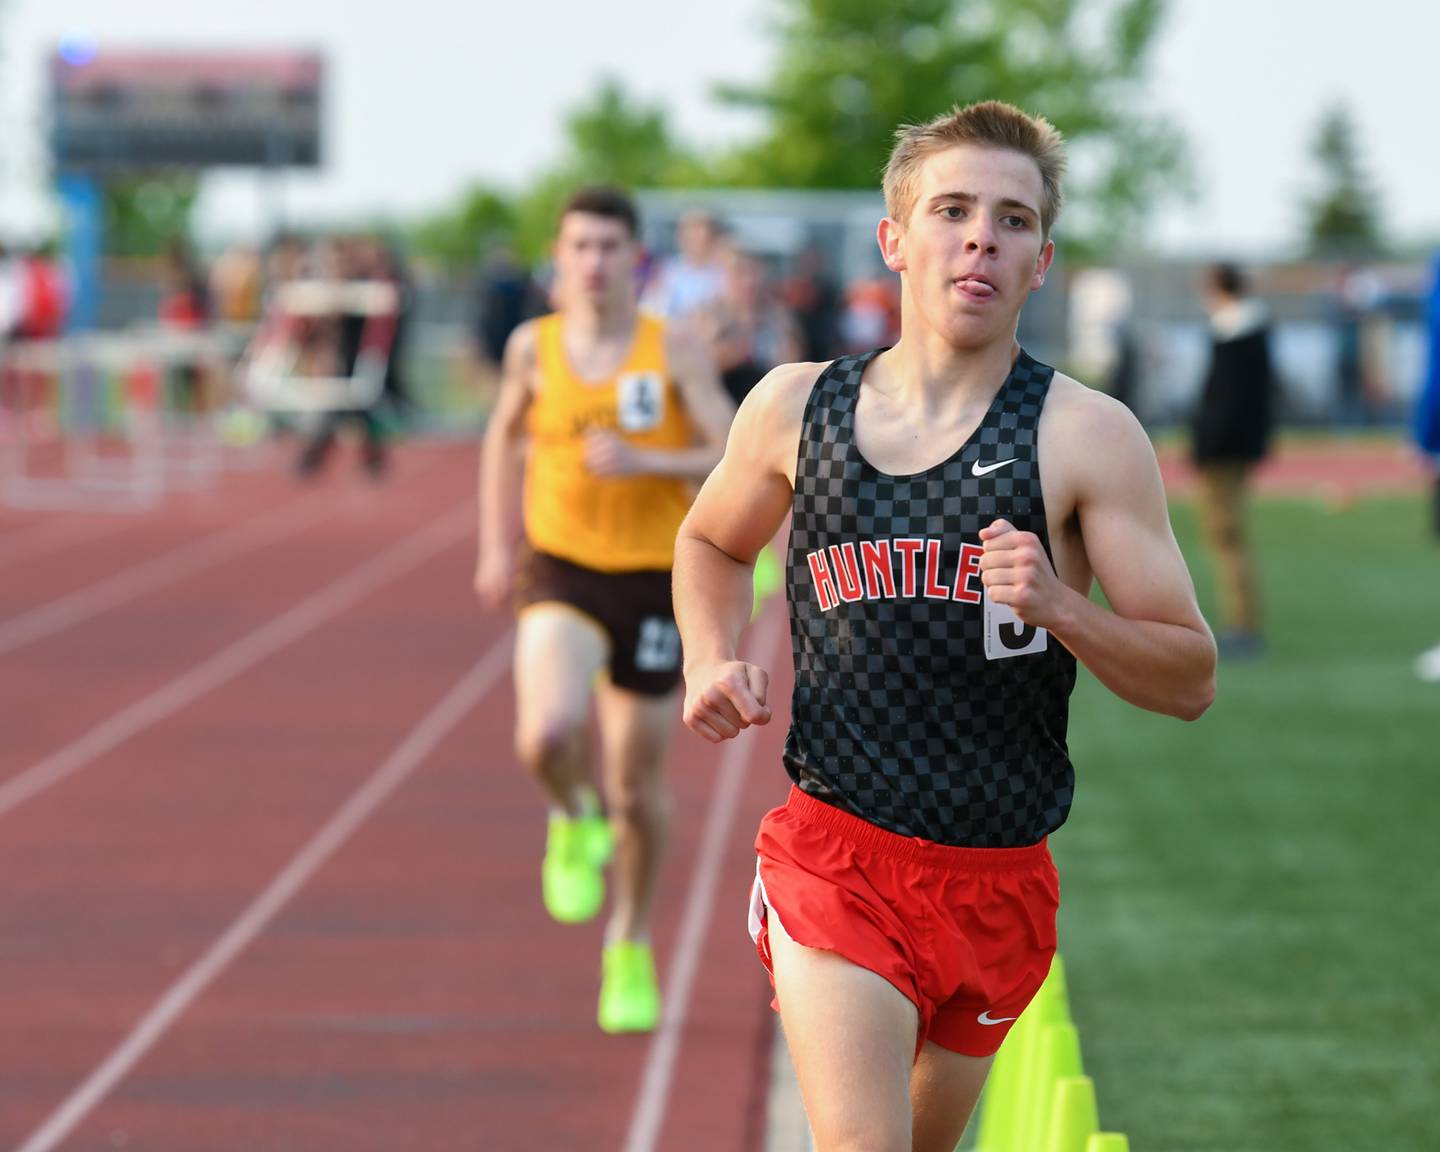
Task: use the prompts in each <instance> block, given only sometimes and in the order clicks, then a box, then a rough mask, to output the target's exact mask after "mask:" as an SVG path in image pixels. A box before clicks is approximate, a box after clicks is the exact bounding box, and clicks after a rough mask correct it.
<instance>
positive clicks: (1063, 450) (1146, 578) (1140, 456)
mask: <svg viewBox="0 0 1440 1152" xmlns="http://www.w3.org/2000/svg"><path fill="white" fill-rule="evenodd" d="M1097 445H1103V451H1096V446H1097ZM1048 460H1049V462H1050V463H1051V465H1052V466H1054V465H1056V464H1059V465H1060V467H1061V470H1062V471H1063V473H1064V474H1065V475H1067V476H1069V477H1071V478H1072V482H1073V486H1074V489H1073V490H1074V493H1075V513H1076V519H1077V521H1078V528H1079V533H1080V538H1081V540H1082V541H1083V544H1084V551H1085V556H1086V558H1087V559H1088V561H1089V566H1090V570H1091V571H1092V572H1093V573H1094V576H1095V579H1096V580H1097V581H1098V582H1099V584H1100V588H1101V590H1102V591H1103V592H1104V593H1105V597H1106V599H1107V600H1108V601H1109V602H1110V607H1109V608H1108V609H1107V608H1105V607H1102V606H1101V605H1099V604H1097V603H1095V602H1094V601H1092V600H1091V599H1090V598H1089V597H1088V596H1086V595H1085V594H1084V593H1083V592H1080V591H1077V590H1076V589H1074V588H1072V587H1070V586H1069V585H1067V584H1065V583H1063V582H1062V581H1061V580H1060V578H1059V577H1058V576H1057V575H1056V573H1055V570H1054V568H1053V567H1052V566H1051V564H1050V560H1049V558H1048V557H1047V556H1046V554H1045V551H1044V549H1043V548H1042V547H1041V545H1040V542H1039V540H1038V539H1037V538H1036V537H1035V536H1034V535H1033V534H1031V533H1029V532H1019V531H1017V530H1016V529H1015V528H1014V527H1013V526H1012V525H1011V524H1009V523H1008V522H1007V521H1004V520H998V521H996V522H995V523H993V524H991V525H990V526H989V527H986V528H984V529H982V530H981V532H980V540H981V543H982V544H983V546H984V548H985V555H984V557H983V558H982V559H981V562H980V568H981V578H982V580H983V581H984V584H985V588H986V591H987V593H988V594H989V596H990V598H991V600H992V601H994V602H996V603H1001V604H1007V605H1009V606H1010V607H1012V608H1013V609H1014V610H1015V613H1016V615H1017V616H1019V617H1020V619H1021V620H1023V621H1024V622H1025V623H1027V624H1034V625H1036V626H1038V627H1041V628H1046V629H1048V630H1049V631H1050V633H1051V635H1052V636H1053V637H1054V638H1055V639H1056V640H1059V641H1060V642H1061V643H1062V644H1064V645H1065V647H1066V648H1068V649H1069V650H1070V651H1071V652H1072V653H1074V655H1075V658H1076V659H1077V660H1079V661H1080V662H1081V663H1082V664H1084V665H1085V667H1086V668H1088V669H1089V670H1090V671H1091V672H1092V673H1094V675H1095V677H1096V679H1098V680H1099V681H1100V682H1101V683H1102V684H1104V685H1105V686H1106V687H1107V688H1109V689H1110V691H1112V692H1114V693H1115V694H1116V695H1117V696H1119V697H1120V698H1121V699H1122V700H1127V701H1129V702H1130V703H1131V704H1135V705H1137V706H1138V707H1141V708H1145V709H1148V710H1149V711H1152V712H1163V713H1165V714H1166V715H1170V716H1177V717H1180V718H1181V719H1184V720H1194V719H1197V718H1198V717H1199V716H1200V715H1201V714H1203V713H1204V712H1205V710H1206V709H1207V708H1209V706H1210V704H1211V702H1212V701H1213V700H1214V698H1215V641H1214V638H1213V637H1212V636H1211V634H1210V629H1209V627H1208V626H1207V625H1206V623H1205V618H1204V617H1203V616H1202V615H1201V614H1200V608H1199V606H1198V605H1197V604H1196V601H1195V589H1194V585H1193V584H1192V583H1191V581H1190V573H1189V571H1188V570H1187V568H1186V567H1185V558H1184V556H1183V555H1181V552H1180V547H1179V545H1178V544H1177V543H1176V542H1175V536H1174V533H1173V532H1172V531H1171V528H1170V517H1169V510H1168V508H1167V506H1166V502H1165V487H1164V484H1163V483H1162V482H1161V478H1160V468H1159V465H1158V464H1157V462H1156V459H1155V450H1154V448H1153V447H1152V446H1151V444H1150V439H1149V437H1148V436H1147V435H1146V434H1145V430H1144V429H1143V428H1142V427H1141V426H1140V423H1139V421H1137V420H1136V419H1135V417H1134V416H1133V415H1132V414H1131V413H1130V411H1129V410H1128V409H1126V408H1125V407H1124V406H1123V405H1121V404H1119V403H1117V402H1116V401H1114V400H1112V399H1111V398H1110V397H1108V396H1103V395H1100V394H1098V393H1088V395H1086V396H1084V398H1083V399H1082V400H1080V401H1079V402H1078V403H1075V404H1073V406H1072V407H1071V408H1070V409H1069V413H1068V414H1067V431H1066V432H1065V434H1064V435H1063V437H1059V438H1057V439H1056V440H1055V441H1053V442H1052V451H1051V454H1050V456H1049V457H1048Z"/></svg>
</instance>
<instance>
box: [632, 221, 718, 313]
mask: <svg viewBox="0 0 1440 1152" xmlns="http://www.w3.org/2000/svg"><path fill="white" fill-rule="evenodd" d="M675 241H676V245H677V247H678V248H679V253H678V255H677V256H675V257H674V258H673V259H671V260H666V261H664V262H662V263H661V265H660V268H659V271H658V272H656V273H655V275H654V276H653V277H652V279H651V281H650V286H649V287H648V288H647V289H646V290H645V293H644V295H643V296H642V298H641V301H640V306H641V307H642V308H644V309H645V310H646V311H649V312H653V313H655V314H656V315H658V316H661V317H664V318H665V319H666V320H670V321H672V322H674V323H679V324H684V323H687V322H690V321H696V320H701V321H702V322H703V313H705V312H706V311H707V310H708V309H710V308H711V307H713V306H714V305H715V304H716V303H717V302H718V301H719V299H720V297H721V296H723V295H724V293H725V280H726V271H725V249H726V247H727V237H726V235H725V229H724V228H723V227H722V226H721V224H720V221H719V220H717V219H715V217H714V216H712V215H710V213H708V212H705V211H702V210H700V209H695V210H693V211H690V212H686V213H685V214H684V215H683V216H681V217H680V222H679V224H678V225H677V227H676V231H675Z"/></svg>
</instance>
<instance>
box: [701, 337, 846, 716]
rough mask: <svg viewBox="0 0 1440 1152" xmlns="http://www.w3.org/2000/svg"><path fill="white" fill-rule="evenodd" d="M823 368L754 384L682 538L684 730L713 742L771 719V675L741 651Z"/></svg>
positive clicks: (795, 369) (799, 368)
mask: <svg viewBox="0 0 1440 1152" xmlns="http://www.w3.org/2000/svg"><path fill="white" fill-rule="evenodd" d="M821 367H822V365H818V364H785V365H782V366H781V367H779V368H777V369H775V370H774V371H773V372H771V373H770V374H769V375H768V376H766V377H765V379H764V380H762V381H760V383H759V384H757V385H756V386H755V389H754V391H752V392H751V393H750V395H749V396H747V397H746V398H745V402H744V403H743V404H741V405H740V411H739V412H738V413H737V414H736V416H735V422H734V424H732V425H731V428H730V438H729V441H728V442H727V444H726V447H725V455H724V457H723V458H722V459H721V461H720V463H719V464H718V465H717V466H716V467H715V470H714V471H713V472H711V473H710V476H709V478H708V479H707V480H706V481H705V484H704V486H703V487H702V488H701V489H700V494H699V495H698V496H697V497H696V498H695V503H694V504H693V505H692V506H691V508H690V513H689V515H687V516H686V517H685V522H684V523H683V524H682V525H681V526H680V532H679V534H678V536H677V537H676V540H675V619H676V622H677V623H678V624H679V626H680V636H681V643H682V645H683V647H684V651H685V711H684V718H685V724H686V726H687V727H689V728H690V729H692V730H693V731H695V732H697V733H699V734H700V735H701V736H703V737H704V738H705V739H707V740H709V741H711V742H712V743H718V742H719V741H721V740H727V739H729V738H730V737H732V736H734V735H736V734H737V733H738V732H739V731H740V730H741V729H742V728H748V727H749V726H750V725H751V724H764V723H767V722H768V721H769V719H770V709H769V708H768V707H767V706H766V704H765V696H766V691H767V688H768V684H769V675H768V674H767V673H766V672H765V670H764V669H762V668H759V667H757V666H755V665H753V664H747V663H745V662H743V661H741V660H739V659H737V652H738V650H739V645H740V635H741V633H742V632H743V631H744V628H745V625H746V623H748V622H749V619H750V609H751V602H752V595H753V591H752V590H753V583H752V580H753V573H754V568H755V557H756V556H758V555H759V554H760V549H762V548H763V547H764V546H765V545H766V544H768V543H769V542H770V541H771V540H772V539H774V537H775V533H776V532H777V531H778V530H779V528H780V525H781V524H782V523H783V522H784V520H785V514H786V513H787V512H788V511H789V510H790V502H791V499H792V494H793V490H794V467H795V455H796V452H797V450H798V448H799V442H800V425H801V421H802V419H803V416H804V411H805V402H806V400H807V398H808V397H809V395H810V389H811V387H812V386H813V384H814V382H815V379H816V377H817V376H818V375H819V372H820V369H821Z"/></svg>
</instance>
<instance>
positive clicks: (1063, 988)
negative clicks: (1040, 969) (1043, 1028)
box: [1041, 952, 1070, 1020]
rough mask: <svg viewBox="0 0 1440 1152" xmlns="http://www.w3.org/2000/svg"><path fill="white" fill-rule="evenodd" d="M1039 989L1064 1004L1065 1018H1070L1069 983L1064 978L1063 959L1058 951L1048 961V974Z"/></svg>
mask: <svg viewBox="0 0 1440 1152" xmlns="http://www.w3.org/2000/svg"><path fill="white" fill-rule="evenodd" d="M1041 990H1042V991H1044V992H1046V993H1048V994H1049V995H1050V996H1052V997H1055V998H1056V999H1058V1000H1059V1001H1060V1003H1062V1004H1063V1005H1065V1019H1066V1020H1069V1019H1070V984H1069V982H1068V981H1067V980H1066V979H1065V961H1064V959H1063V958H1062V957H1061V955H1060V953H1058V952H1057V953H1055V956H1054V958H1053V959H1052V960H1051V961H1050V974H1049V975H1048V976H1046V977H1045V983H1044V984H1043V985H1042V986H1041Z"/></svg>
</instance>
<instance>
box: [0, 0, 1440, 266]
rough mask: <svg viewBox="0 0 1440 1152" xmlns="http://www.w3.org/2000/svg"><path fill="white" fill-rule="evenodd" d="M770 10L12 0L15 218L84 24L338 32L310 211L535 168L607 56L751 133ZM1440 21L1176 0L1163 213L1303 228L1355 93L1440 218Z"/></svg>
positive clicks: (1415, 216) (691, 135) (674, 97)
mask: <svg viewBox="0 0 1440 1152" xmlns="http://www.w3.org/2000/svg"><path fill="white" fill-rule="evenodd" d="M771 10H773V9H772V3H771V0H724V2H720V3H716V2H713V0H711V2H705V3H685V2H684V0H681V2H679V3H677V2H676V0H620V2H612V3H605V4H598V3H595V2H594V0H523V2H519V3H515V2H507V3H496V2H495V0H404V2H403V3H399V4H385V5H380V4H374V5H367V4H360V3H356V2H354V0H243V2H241V3H222V4H203V3H196V2H195V0H128V2H126V3H117V2H116V0H0V234H5V233H12V234H13V233H16V232H22V233H23V232H29V231H35V230H37V229H39V228H42V227H44V226H45V223H46V222H47V221H48V220H49V219H50V217H49V216H48V214H47V213H48V208H47V206H46V205H47V201H46V199H45V194H44V188H43V184H42V181H43V175H44V164H43V143H42V140H41V137H40V123H41V107H42V100H43V92H44V84H43V64H44V61H45V59H46V57H47V55H48V53H49V51H50V49H51V48H52V47H53V46H54V44H55V43H57V42H58V41H59V40H61V39H62V38H65V37H75V36H87V37H91V38H94V39H95V40H96V41H97V42H98V43H99V44H100V45H101V46H102V47H105V46H111V47H141V46H153V47H164V48H187V47H192V48H193V47H201V48H225V47H229V48H283V47H303V48H313V49H318V50H320V51H322V52H323V53H324V54H325V55H326V58H327V61H328V66H329V69H330V76H329V83H328V88H327V97H328V105H329V106H328V123H327V132H328V136H327V142H326V151H327V165H326V167H325V168H324V170H323V171H321V172H318V173H312V174H302V173H296V174H292V175H290V176H287V177H286V178H285V180H284V183H283V190H282V193H281V195H282V197H283V203H284V205H285V209H286V212H287V213H288V214H289V216H290V217H291V218H292V219H297V220H304V221H314V220H324V219H326V218H345V217H346V216H353V215H355V214H358V213H364V212H368V211H376V212H381V213H385V214H390V215H393V214H404V213H413V212H418V211H423V210H426V209H430V208H435V207H439V206H443V205H444V204H445V203H446V202H447V201H448V200H450V199H452V198H453V197H454V196H455V195H456V194H457V193H458V192H459V191H460V190H461V189H462V188H463V187H464V186H465V185H466V184H467V183H468V182H470V181H472V180H474V179H476V178H484V179H487V180H490V181H496V182H500V183H502V184H512V185H513V184H518V183H520V182H522V181H523V180H524V179H525V178H526V177H527V176H529V175H532V174H533V173H535V172H536V171H538V170H539V169H540V168H541V167H543V166H544V165H545V164H546V163H547V162H548V161H549V160H550V159H552V158H553V157H554V156H555V155H556V154H557V153H558V151H559V149H560V146H561V140H560V135H561V118H562V114H563V112H564V110H566V109H567V108H570V107H573V106H575V105H576V104H578V103H581V102H583V101H584V100H585V98H586V97H587V95H588V94H589V93H590V92H591V91H592V90H593V87H594V84H595V82H596V80H597V79H598V78H600V77H601V76H603V75H605V74H607V73H610V74H615V75H618V76H619V77H620V78H621V79H622V80H623V82H624V83H625V85H626V86H627V87H628V88H629V89H630V90H631V91H633V92H635V93H636V94H638V95H640V96H642V97H645V98H648V99H651V100H660V101H663V102H664V103H665V105H666V106H667V107H668V108H669V109H670V112H671V116H672V121H673V124H674V126H675V128H676V129H677V130H678V132H679V134H680V135H681V136H682V137H683V138H685V139H688V140H690V141H693V142H697V143H704V144H707V145H710V144H714V143H716V142H719V141H726V140H733V139H736V138H738V137H741V136H744V135H746V134H747V133H748V132H749V131H750V130H751V129H752V128H753V126H754V125H753V122H751V121H749V120H747V119H746V117H745V116H744V115H742V114H739V113H736V112H734V111H730V110H726V109H723V108H721V107H719V106H718V105H717V104H716V103H715V102H714V101H713V100H712V99H711V97H710V92H711V90H712V88H713V87H714V85H715V84H716V83H717V82H720V81H725V80H729V81H737V80H739V81H745V80H755V79H759V78H761V77H763V76H764V74H765V72H766V69H767V64H768V60H769V52H770V48H769V41H768V39H767V38H766V35H765V20H766V13H767V12H768V11H771ZM362 13H370V14H362ZM382 14H383V15H382ZM1437 33H1440V4H1436V3H1433V2H1431V0H1366V2H1365V3H1363V4H1361V5H1357V4H1354V3H1344V4H1342V3H1341V2H1340V0H1171V3H1170V12H1169V17H1168V19H1167V22H1166V25H1165V27H1164V29H1163V30H1162V34H1161V38H1160V40H1159V42H1158V45H1157V51H1156V53H1155V56H1154V67H1153V69H1152V96H1153V103H1154V105H1155V106H1157V107H1159V108H1161V109H1164V110H1166V111H1168V112H1169V113H1170V114H1171V115H1172V117H1173V119H1174V120H1175V121H1176V122H1177V123H1178V124H1179V125H1180V127H1181V128H1182V129H1183V130H1184V132H1185V134H1186V135H1187V137H1188V139H1189V142H1190V146H1191V155H1192V157H1193V161H1194V167H1195V172H1196V178H1197V179H1196V182H1197V184H1198V189H1197V197H1196V199H1195V200H1194V201H1193V202H1192V203H1188V204H1183V205H1180V206H1177V207H1176V208H1174V209H1172V210H1170V211H1168V212H1166V213H1165V214H1164V216H1163V218H1162V219H1161V221H1160V222H1159V225H1158V236H1157V237H1156V239H1157V241H1158V244H1159V246H1160V247H1163V248H1167V249H1172V250H1176V249H1179V250H1196V251H1202V252H1206V253H1211V252H1215V251H1227V252H1231V253H1233V254H1237V255H1238V254H1244V253H1247V252H1256V251H1259V250H1265V251H1274V250H1284V249H1285V248H1286V247H1289V246H1291V245H1293V244H1295V242H1296V241H1297V240H1298V238H1299V236H1300V232H1301V227H1302V224H1301V214H1300V208H1299V205H1300V203H1301V201H1302V199H1303V196H1304V194H1305V191H1306V189H1307V187H1308V185H1309V183H1310V180H1311V177H1312V175H1313V165H1312V163H1311V161H1310V156H1309V149H1310V142H1311V140H1312V138H1313V135H1314V131H1315V125H1316V122H1317V120H1318V118H1319V116H1320V112H1321V110H1322V109H1323V108H1324V107H1326V106H1327V105H1328V104H1331V103H1333V102H1335V101H1337V100H1344V101H1346V102H1347V103H1348V104H1349V105H1350V107H1351V108H1352V109H1353V111H1354V114H1355V118H1356V121H1357V123H1358V125H1359V127H1360V129H1361V133H1360V135H1361V140H1362V145H1363V156H1364V159H1365V161H1366V163H1367V166H1368V168H1369V171H1370V172H1371V174H1372V176H1373V177H1374V178H1375V183H1376V185H1377V187H1378V188H1379V189H1380V199H1381V203H1382V205H1383V209H1384V216H1385V220H1386V227H1387V231H1389V232H1390V233H1391V234H1394V235H1398V236H1402V237H1429V238H1440V147H1437V146H1436V145H1435V143H1434V142H1433V132H1432V124H1433V121H1434V113H1433V112H1432V111H1431V110H1432V109H1433V108H1434V106H1435V105H1436V103H1437V91H1440V85H1437V83H1436V75H1435V73H1436V59H1435V45H1436V44H1437V43H1440V36H1437ZM941 103H943V101H941V100H937V108H938V107H939V105H940V104H941ZM263 212H264V200H263V196H262V190H261V188H260V185H259V181H258V180H257V179H256V178H255V177H253V176H250V175H248V174H225V175H219V176H214V177H211V178H209V179H208V181H207V184H206V186H205V191H204V195H203V197H202V201H201V206H200V226H201V227H202V229H204V230H205V231H207V232H211V233H213V232H216V231H235V230H243V229H246V228H256V227H258V226H259V224H260V222H261V220H262V219H263Z"/></svg>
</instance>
